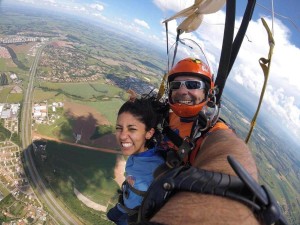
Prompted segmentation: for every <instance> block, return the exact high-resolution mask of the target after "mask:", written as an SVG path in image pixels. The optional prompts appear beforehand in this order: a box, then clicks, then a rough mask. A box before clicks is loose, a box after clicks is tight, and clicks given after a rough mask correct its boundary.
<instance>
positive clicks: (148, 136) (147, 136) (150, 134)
mask: <svg viewBox="0 0 300 225" xmlns="http://www.w3.org/2000/svg"><path fill="white" fill-rule="evenodd" d="M154 133H155V130H154V128H151V129H150V130H149V131H147V133H146V139H147V140H149V139H150V138H152V136H153V134H154Z"/></svg>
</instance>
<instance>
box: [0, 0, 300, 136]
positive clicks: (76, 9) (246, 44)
mask: <svg viewBox="0 0 300 225" xmlns="http://www.w3.org/2000/svg"><path fill="white" fill-rule="evenodd" d="M207 1H210V0H207ZM5 2H14V3H18V4H21V3H22V4H26V5H34V6H42V7H47V8H48V9H51V8H53V9H54V10H57V11H63V12H69V13H74V14H78V15H81V16H87V17H89V18H93V19H94V21H95V23H97V21H99V22H101V23H106V24H109V25H111V26H115V27H117V28H118V29H123V30H124V31H126V32H129V33H130V34H131V35H132V36H134V37H140V38H141V40H148V41H151V42H153V43H155V44H156V45H160V46H162V47H164V48H166V34H165V27H164V25H163V24H162V21H163V20H165V19H167V18H169V17H170V16H172V15H173V14H175V13H176V12H178V11H179V10H182V9H184V8H186V7H188V6H190V5H192V4H193V3H194V0H139V1H138V0H101V1H100V0H99V1H98V0H85V1H82V0H13V1H12V0H2V3H3V4H4V3H5ZM243 2H244V3H243ZM246 2H247V1H246V0H244V1H241V0H238V1H237V16H236V23H235V26H236V28H238V27H239V25H240V22H241V19H242V18H241V15H242V12H243V11H242V10H244V7H245V3H246ZM273 7H274V10H275V11H274V20H272V15H273V14H272V10H271V9H272V0H257V4H256V7H255V10H254V14H253V18H252V20H251V22H250V24H249V27H248V30H247V33H246V35H247V38H246V39H244V41H243V45H242V47H241V49H240V52H239V54H238V57H237V59H236V61H235V64H234V67H233V69H232V71H231V73H230V76H229V80H228V81H227V85H228V87H232V88H235V90H236V92H237V95H239V96H245V101H248V102H249V105H250V106H253V107H254V106H257V104H258V99H259V95H260V92H261V88H262V85H263V81H264V76H263V72H262V69H261V67H260V66H259V63H258V61H259V59H260V58H261V57H264V58H267V57H268V53H269V44H268V37H267V32H266V30H265V28H264V27H263V25H262V22H261V18H262V17H263V18H264V19H265V20H266V22H267V24H268V25H269V27H270V29H271V30H272V32H273V35H274V40H275V47H274V51H273V56H272V62H271V68H270V75H269V80H268V86H267V90H266V93H265V96H264V101H263V104H262V108H261V111H262V115H261V118H262V119H265V120H267V121H270V122H271V123H277V125H279V127H282V128H283V129H284V130H286V132H289V133H290V134H291V136H292V137H294V139H296V140H297V139H299V138H300V13H299V9H300V1H298V0H275V1H274V2H273ZM224 9H225V8H224V7H223V8H222V9H221V10H220V11H218V12H216V13H212V14H206V15H204V20H203V22H202V24H201V25H200V27H199V28H198V29H197V30H196V31H195V32H192V33H187V34H183V35H182V37H186V38H190V39H192V40H194V41H196V42H197V43H198V44H199V45H200V46H201V47H202V48H203V50H204V52H205V54H206V57H207V58H208V60H209V63H210V66H211V67H212V69H213V71H214V72H215V73H216V72H217V68H218V60H219V57H220V48H221V43H222V38H223V27H224V18H225V11H224ZM181 21H182V20H177V21H172V22H170V23H169V33H170V39H171V40H174V39H172V37H173V38H174V36H172V34H175V32H176V28H177V26H178V24H179V23H180V22H181Z"/></svg>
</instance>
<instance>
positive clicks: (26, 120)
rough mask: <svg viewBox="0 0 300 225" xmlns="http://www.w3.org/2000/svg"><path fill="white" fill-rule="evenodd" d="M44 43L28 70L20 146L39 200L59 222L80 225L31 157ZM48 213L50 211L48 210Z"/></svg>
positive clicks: (65, 224) (66, 224)
mask: <svg viewBox="0 0 300 225" xmlns="http://www.w3.org/2000/svg"><path fill="white" fill-rule="evenodd" d="M45 46H46V45H45V44H44V45H43V46H42V47H40V48H39V49H38V51H37V54H36V56H35V59H34V61H33V64H32V66H31V68H30V72H29V83H28V88H27V90H26V93H25V96H24V102H23V107H22V112H21V113H22V116H21V138H22V147H23V149H24V160H25V164H26V167H27V169H28V172H29V174H30V177H31V180H32V182H33V184H34V186H35V189H36V190H37V193H36V194H37V196H38V198H39V199H40V200H43V203H44V204H45V206H46V207H47V208H48V209H49V210H50V211H51V212H52V216H53V217H54V218H55V220H56V221H57V222H58V223H59V224H64V225H70V224H72V225H80V224H81V223H80V222H78V221H76V220H75V219H74V218H73V216H72V215H69V213H68V212H66V210H65V209H64V208H62V207H61V206H60V205H59V204H58V203H57V202H56V200H55V197H53V195H52V193H51V192H50V191H49V190H48V188H47V187H46V186H45V184H44V183H43V181H42V179H41V177H40V176H39V173H38V171H37V169H36V167H35V164H34V161H33V159H32V157H31V149H32V145H31V144H32V139H31V126H32V125H31V124H32V123H31V113H32V112H31V110H32V97H33V82H34V78H35V74H36V68H37V66H38V61H39V58H40V56H41V54H42V51H43V49H44V47H45ZM49 213H50V212H49Z"/></svg>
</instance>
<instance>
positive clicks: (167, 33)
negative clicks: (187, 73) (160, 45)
mask: <svg viewBox="0 0 300 225" xmlns="http://www.w3.org/2000/svg"><path fill="white" fill-rule="evenodd" d="M165 25H166V41H167V56H169V29H168V22H165ZM167 58H168V68H167V70H169V68H170V62H169V57H167ZM167 72H169V71H167Z"/></svg>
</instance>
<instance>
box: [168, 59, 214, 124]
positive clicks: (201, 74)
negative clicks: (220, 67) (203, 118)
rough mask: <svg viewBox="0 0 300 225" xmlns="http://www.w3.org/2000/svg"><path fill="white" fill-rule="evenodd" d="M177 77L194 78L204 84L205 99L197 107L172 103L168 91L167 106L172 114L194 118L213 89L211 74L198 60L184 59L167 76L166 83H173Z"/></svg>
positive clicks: (206, 66)
mask: <svg viewBox="0 0 300 225" xmlns="http://www.w3.org/2000/svg"><path fill="white" fill-rule="evenodd" d="M177 76H195V77H197V78H201V79H202V80H203V81H204V82H205V86H206V87H205V92H206V98H205V99H204V101H203V102H201V103H200V104H197V105H185V104H180V103H173V102H172V99H171V90H169V101H170V102H169V104H170V108H171V109H172V110H173V112H174V113H175V114H176V115H177V116H179V117H184V118H187V117H194V116H197V114H198V113H199V112H200V111H201V110H202V108H203V106H204V105H206V104H207V102H208V92H209V90H211V89H212V88H213V87H214V81H213V74H212V73H211V72H210V68H209V67H208V65H206V64H205V63H204V62H202V61H201V60H199V59H193V58H185V59H183V60H181V61H179V62H178V63H177V64H176V65H175V66H174V67H173V68H172V69H171V70H170V71H169V74H168V83H170V82H171V81H173V80H174V79H175V77H177Z"/></svg>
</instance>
